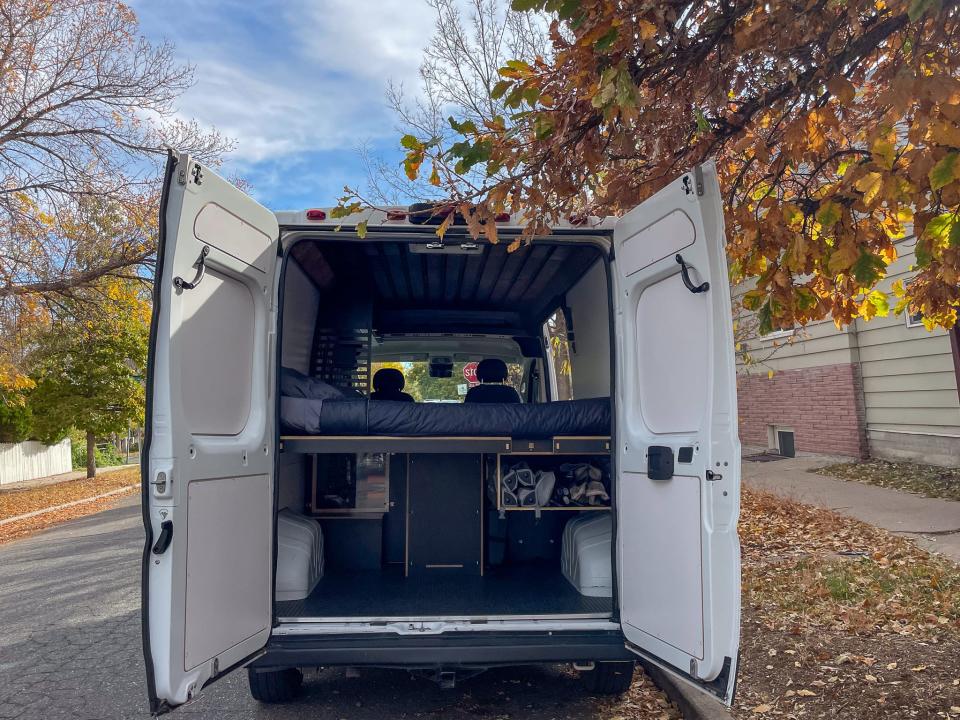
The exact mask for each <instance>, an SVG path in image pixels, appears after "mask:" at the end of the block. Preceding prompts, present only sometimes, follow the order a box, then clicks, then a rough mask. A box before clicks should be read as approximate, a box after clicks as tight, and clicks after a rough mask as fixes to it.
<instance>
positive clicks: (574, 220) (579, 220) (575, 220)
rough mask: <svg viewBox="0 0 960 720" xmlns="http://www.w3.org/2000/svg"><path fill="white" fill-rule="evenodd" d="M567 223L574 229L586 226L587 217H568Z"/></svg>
mask: <svg viewBox="0 0 960 720" xmlns="http://www.w3.org/2000/svg"><path fill="white" fill-rule="evenodd" d="M567 222H569V223H570V224H571V225H573V226H574V227H576V226H578V225H584V224H586V222H587V216H586V215H571V216H570V217H568V218H567Z"/></svg>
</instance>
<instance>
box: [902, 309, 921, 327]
mask: <svg viewBox="0 0 960 720" xmlns="http://www.w3.org/2000/svg"><path fill="white" fill-rule="evenodd" d="M903 315H904V317H905V318H906V319H907V327H908V328H913V327H923V313H922V312H920V311H919V310H918V311H917V312H910V311H909V310H907V312H905V313H904V314H903Z"/></svg>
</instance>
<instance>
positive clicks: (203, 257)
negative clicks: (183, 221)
mask: <svg viewBox="0 0 960 720" xmlns="http://www.w3.org/2000/svg"><path fill="white" fill-rule="evenodd" d="M197 167H199V165H198V166H197ZM197 184H198V185H199V184H200V182H199V181H197ZM209 254H210V246H209V245H204V246H203V250H201V251H200V257H199V258H197V262H196V263H195V264H196V266H197V274H196V275H194V277H193V280H191V281H190V282H187V281H186V280H184V279H183V278H182V277H180V276H179V275H177V277H175V278H174V279H173V285H174V287H175V288H177V290H180V291H181V292H182V291H184V290H193V289H194V288H195V287H196V286H197V285H199V284H200V281H201V280H203V275H204V273H205V272H206V271H207V255H209Z"/></svg>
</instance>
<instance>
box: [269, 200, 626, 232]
mask: <svg viewBox="0 0 960 720" xmlns="http://www.w3.org/2000/svg"><path fill="white" fill-rule="evenodd" d="M428 207H429V206H426V205H425V204H422V203H418V204H415V205H410V206H405V205H396V206H391V207H386V208H378V209H375V210H364V211H362V212H358V213H353V214H351V215H348V216H346V217H342V218H334V217H333V210H334V208H332V207H318V208H310V209H306V210H281V211H278V212H276V213H275V215H276V216H277V222H278V224H279V225H280V227H281V228H283V229H287V230H289V229H293V228H302V229H307V228H310V229H321V228H323V229H333V228H343V229H347V228H353V227H356V226H357V225H358V224H359V223H361V222H366V223H367V229H368V230H370V231H373V230H375V229H377V228H383V229H387V228H390V229H393V228H405V229H407V230H410V229H420V228H423V229H424V230H426V229H427V228H432V227H435V226H437V225H439V224H440V222H442V219H443V217H445V214H443V213H438V212H437V211H436V210H430V209H425V208H428ZM418 208H419V209H418ZM496 223H497V229H498V231H505V232H507V233H511V232H512V233H518V232H521V231H522V230H523V228H524V227H525V224H524V222H523V216H522V215H520V214H517V215H509V214H507V213H504V214H503V215H501V216H498V218H497V221H496ZM615 223H616V218H612V217H606V218H600V217H595V216H593V215H591V216H587V217H584V218H577V217H574V218H565V219H564V220H562V221H559V222H556V223H554V224H553V225H552V229H553V230H554V231H557V230H560V231H568V232H569V231H575V232H577V233H583V234H600V235H609V234H610V233H611V232H612V231H613V226H614V224H615ZM453 227H454V228H465V227H466V224H465V223H464V222H462V221H461V220H459V219H458V220H455V221H454V225H453ZM451 229H452V228H451Z"/></svg>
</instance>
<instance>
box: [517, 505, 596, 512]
mask: <svg viewBox="0 0 960 720" xmlns="http://www.w3.org/2000/svg"><path fill="white" fill-rule="evenodd" d="M499 509H500V510H506V511H507V512H516V511H518V510H519V511H520V512H536V510H537V508H535V507H500V508H499ZM609 509H610V506H609V505H579V506H576V507H571V506H569V505H554V506H547V507H542V508H540V510H543V511H544V512H546V511H548V510H565V511H567V512H573V511H581V512H582V511H584V510H609Z"/></svg>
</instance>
